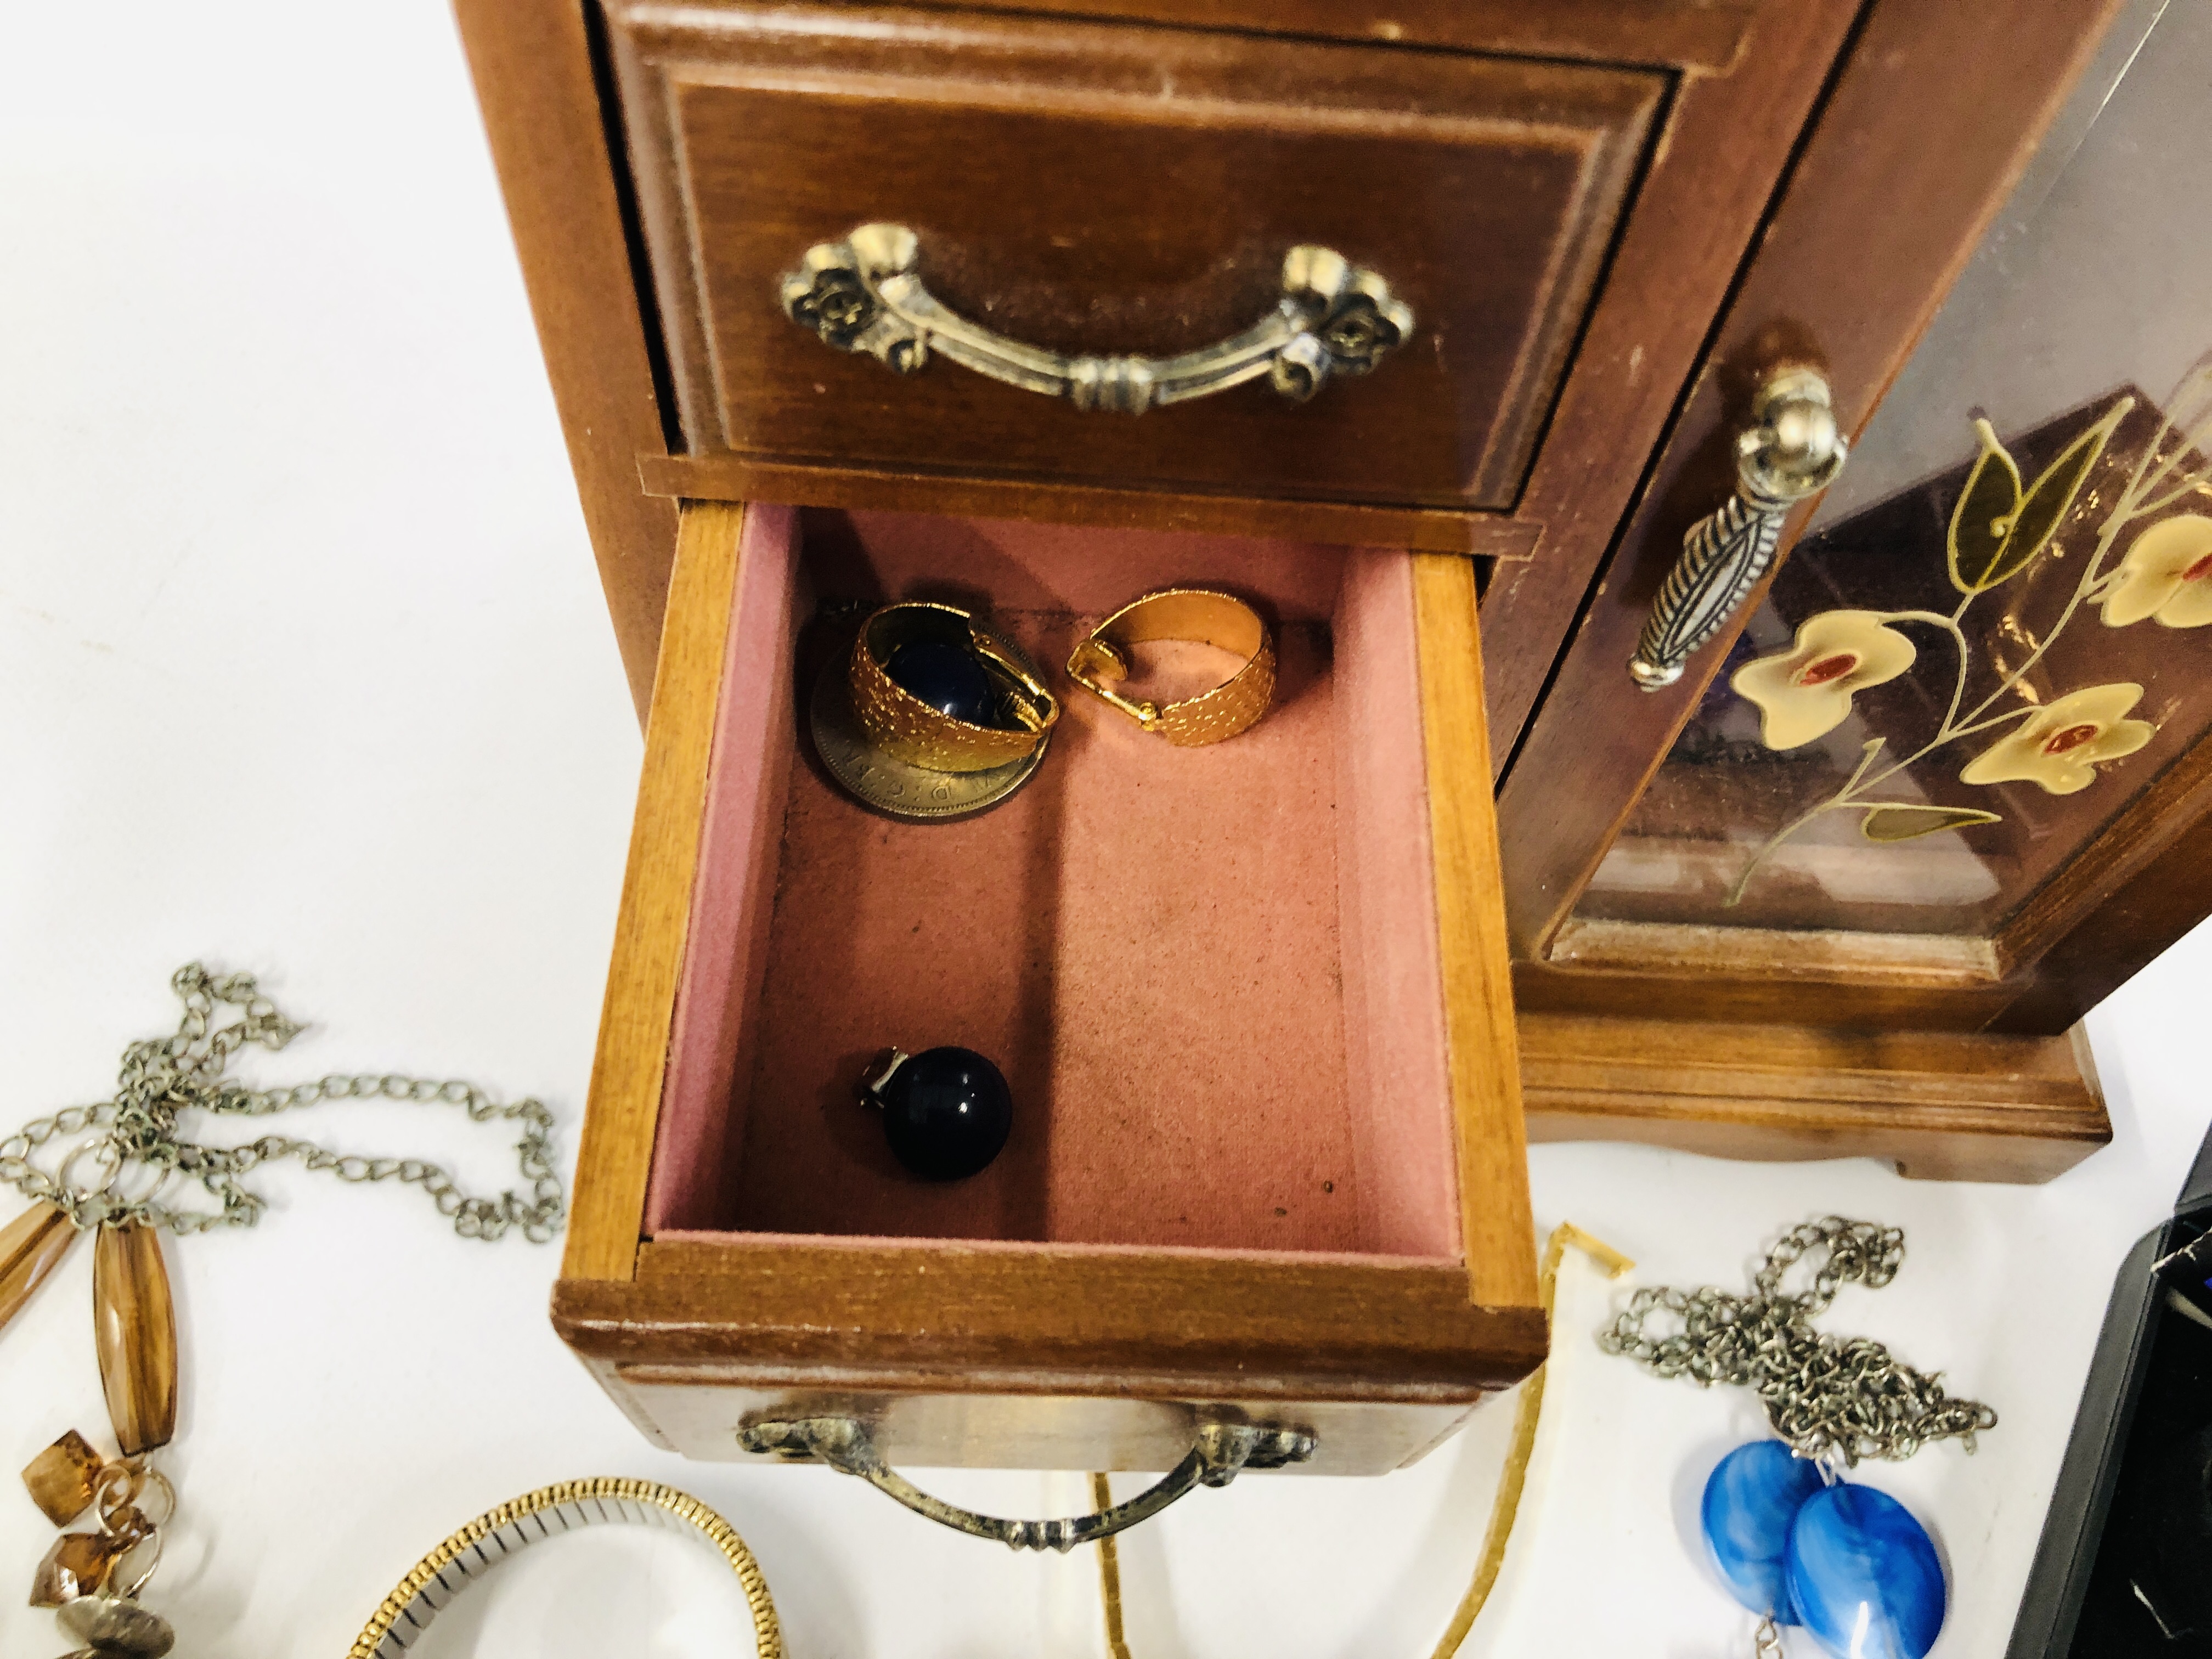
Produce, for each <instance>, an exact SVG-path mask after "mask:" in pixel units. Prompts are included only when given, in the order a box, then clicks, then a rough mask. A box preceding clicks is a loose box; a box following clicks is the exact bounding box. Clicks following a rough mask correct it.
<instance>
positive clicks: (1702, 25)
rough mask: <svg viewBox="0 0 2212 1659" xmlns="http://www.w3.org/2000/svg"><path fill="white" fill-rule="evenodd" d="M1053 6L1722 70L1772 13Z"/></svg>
mask: <svg viewBox="0 0 2212 1659" xmlns="http://www.w3.org/2000/svg"><path fill="white" fill-rule="evenodd" d="M966 9H970V10H976V11H1011V12H1030V11H1034V10H1035V9H1036V8H1035V7H1034V6H1033V5H1031V4H1029V3H1027V0H972V3H967V4H966ZM1053 9H1054V11H1055V12H1059V13H1062V14H1065V15H1068V16H1071V17H1101V18H1116V19H1121V20H1124V21H1132V22H1146V23H1166V24H1172V25H1176V26H1180V27H1187V28H1203V29H1233V30H1237V31H1238V32H1241V33H1255V34H1302V35H1308V36H1310V37H1313V38H1315V39H1317V40H1373V41H1388V42H1391V43H1402V44H1404V45H1407V46H1449V47H1453V48H1455V49H1457V50H1459V51H1462V52H1518V53H1521V54H1523V55H1525V56H1528V57H1531V58H1577V59H1583V60H1587V61H1590V62H1595V63H1603V64H1652V65H1655V66H1657V67H1662V68H1670V69H1675V68H1679V69H1689V70H1728V69H1729V68H1731V67H1733V66H1734V65H1735V64H1739V63H1740V62H1741V60H1742V58H1743V56H1744V54H1745V52H1746V49H1747V47H1748V46H1750V45H1751V43H1752V42H1753V39H1754V38H1755V37H1754V35H1753V21H1754V20H1755V19H1756V18H1758V17H1759V15H1760V14H1761V13H1763V12H1767V11H1771V10H1773V9H1775V8H1774V7H1773V6H1772V5H1771V3H1762V0H1543V3H1542V4H1541V5H1531V4H1529V3H1528V0H1401V3H1397V4H1393V5H1390V6H1388V7H1377V6H1375V5H1372V4H1369V5H1346V4H1342V3H1340V0H1057V3H1055V4H1054V7H1053Z"/></svg>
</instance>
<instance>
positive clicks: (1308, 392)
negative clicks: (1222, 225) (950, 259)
mask: <svg viewBox="0 0 2212 1659" xmlns="http://www.w3.org/2000/svg"><path fill="white" fill-rule="evenodd" d="M920 252H921V244H920V241H919V240H918V239H917V238H916V237H915V234H914V233H913V232H912V231H910V230H908V228H906V227H905V226H904V225H862V226H860V228H857V229H856V230H854V232H853V233H852V234H851V235H849V236H848V237H847V238H846V239H845V240H843V241H842V242H823V243H821V244H819V245H817V246H814V247H811V248H809V249H807V250H806V257H805V258H804V259H802V260H801V261H799V269H798V270H794V271H792V272H791V273H790V274H789V275H787V276H785V277H784V278H783V281H782V287H781V292H782V296H783V308H784V310H785V312H786V313H787V314H788V315H789V316H790V317H791V319H792V320H793V322H797V323H802V324H804V325H805V326H806V327H808V328H811V329H812V330H813V331H815V332H816V333H817V334H818V335H820V336H821V337H822V338H823V342H824V343H826V344H829V345H832V346H835V347H836V349H838V350H840V351H865V352H866V353H867V354H868V355H869V356H872V357H874V358H875V359H877V360H878V362H882V363H883V364H884V366H885V367H887V368H890V369H891V370H893V371H894V372H895V373H897V374H913V373H915V370H917V369H919V368H922V367H923V366H924V365H925V364H927V362H929V356H930V353H931V352H932V351H933V350H934V351H938V352H941V353H943V354H944V355H945V356H947V357H950V358H951V360H952V361H953V362H956V363H959V364H962V365H963V366H964V367H966V368H972V369H974V370H975V372H976V373H977V374H987V375H989V376H990V377H991V378H992V379H993V380H1004V381H1005V382H1006V384H1007V385H1008V386H1020V387H1021V388H1022V389H1023V390H1024V391H1025V392H1043V393H1045V394H1046V395H1047V396H1048V397H1054V398H1067V399H1068V400H1069V401H1070V402H1072V403H1073V404H1074V405H1075V406H1076V407H1077V408H1078V409H1085V410H1088V409H1109V410H1120V411H1121V412H1122V413H1125V414H1130V415H1135V414H1139V413H1142V412H1143V411H1144V410H1147V409H1151V408H1153V407H1155V406H1157V405H1159V404H1179V403H1182V401H1184V400H1185V399H1186V398H1203V397H1206V396H1207V395H1208V394H1209V393H1212V392H1225V391H1227V390H1228V389H1229V388H1230V387H1231V386H1242V385H1243V384H1244V382H1245V381H1247V380H1257V379H1259V378H1260V377H1261V375H1263V374H1264V375H1266V376H1267V379H1268V382H1269V384H1271V385H1272V386H1273V387H1274V388H1275V390H1276V391H1277V392H1280V393H1282V395H1283V396H1284V397H1285V398H1289V399H1290V400H1291V402H1292V403H1304V401H1305V400H1306V399H1307V398H1310V397H1312V396H1313V395H1314V393H1315V392H1318V391H1320V390H1321V389H1322V386H1325V385H1326V384H1328V380H1329V377H1330V376H1331V375H1335V374H1366V373H1367V372H1368V371H1369V370H1370V369H1371V368H1374V367H1375V365H1376V363H1378V362H1382V360H1383V358H1384V357H1385V356H1388V355H1389V353H1390V352H1392V351H1394V350H1395V349H1397V348H1398V347H1399V346H1400V345H1401V344H1403V343H1405V341H1406V338H1407V336H1408V335H1410V334H1411V333H1412V332H1413V313H1412V311H1410V310H1408V309H1407V307H1405V306H1404V305H1402V304H1401V303H1400V302H1399V301H1396V300H1395V299H1393V298H1392V297H1391V295H1390V285H1389V283H1386V282H1384V281H1383V278H1382V277H1380V276H1376V274H1375V273H1374V272H1373V271H1371V270H1363V269H1362V268H1361V267H1359V266H1358V265H1355V264H1352V263H1351V262H1350V261H1349V260H1347V259H1346V258H1345V257H1344V256H1343V255H1342V254H1340V253H1338V252H1334V250H1332V249H1329V248H1325V247H1310V246H1299V247H1294V248H1292V249H1291V251H1290V252H1289V253H1288V254H1287V255H1285V258H1284V259H1283V296H1282V298H1281V300H1280V301H1278V302H1277V304H1276V307H1275V309H1274V310H1273V311H1271V312H1269V313H1267V315H1266V316H1265V317H1263V318H1261V319H1260V320H1259V321H1258V322H1256V323H1255V324H1254V325H1252V326H1251V327H1249V328H1248V329H1246V330H1245V331H1243V333H1242V334H1238V335H1235V336H1232V337H1231V338H1229V339H1226V340H1224V341H1222V342H1221V343H1219V344H1218V345H1211V346H1207V347H1206V348H1205V349H1202V350H1199V351H1187V352H1184V353H1183V354H1182V356H1178V357H1069V356H1063V355H1062V354H1060V352H1057V351H1047V350H1044V349H1042V348H1041V347H1038V346H1032V345H1024V344H1023V343H1021V342H1020V341H1019V340H1010V339H1008V338H1006V336H1004V335H1003V334H994V333H993V332H992V331H990V330H989V329H987V328H985V327H983V326H982V325H981V324H977V323H971V322H969V320H968V319H966V318H964V317H962V316H960V315H959V314H958V313H956V312H952V311H949V310H947V309H946V308H945V307H944V306H943V305H941V304H939V302H938V301H937V300H936V299H935V298H934V297H933V295H931V294H930V292H929V290H928V289H926V288H924V287H923V286H922V282H921V276H919V275H917V274H916V273H915V261H916V259H917V258H918V257H919V255H920Z"/></svg>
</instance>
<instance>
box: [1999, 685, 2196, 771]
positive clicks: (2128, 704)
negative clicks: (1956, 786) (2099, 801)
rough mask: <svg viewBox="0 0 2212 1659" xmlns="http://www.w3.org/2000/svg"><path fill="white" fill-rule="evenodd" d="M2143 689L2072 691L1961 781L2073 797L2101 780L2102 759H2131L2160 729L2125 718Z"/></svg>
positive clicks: (2024, 725) (2110, 687)
mask: <svg viewBox="0 0 2212 1659" xmlns="http://www.w3.org/2000/svg"><path fill="white" fill-rule="evenodd" d="M2142 690H2143V689H2142V687H2141V686H2140V685H2130V684H2120V685H2093V686H2091V687H2089V688H2088V689H2087V690H2084V691H2069V692H2068V693H2067V694H2066V695H2065V696H2063V697H2061V698H2059V700H2058V701H2057V702H2054V703H2052V704H2051V706H2050V707H2049V708H2040V709H2038V710H2037V711H2036V712H2035V713H2034V714H2030V715H2029V716H2028V717H2027V719H2026V720H2022V721H2021V723H2020V725H2019V726H2018V727H2017V728H2016V729H2015V730H2014V731H2013V732H2009V733H2008V734H2007V735H2006V736H2004V737H2002V738H1998V739H1997V740H1996V742H1995V743H1993V744H1990V746H1989V747H1988V748H1987V749H1984V750H1983V751H1982V752H1981V753H1980V754H1978V755H1977V756H1975V757H1974V758H1973V759H1972V760H1970V761H1968V762H1967V763H1966V770H1964V771H1962V772H1961V773H1960V774H1959V781H1960V782H1961V783H2012V782H2016V781H2023V780H2024V781H2027V782H2029V783H2039V784H2041V785H2042V786H2043V787H2044V788H2045V790H2047V791H2049V792H2050V793H2051V794H2054V795H2070V794H2072V793H2075V791H2076V790H2079V789H2087V787H2089V786H2090V785H2091V784H2093V783H2094V782H2095V781H2097V763H2098V762H2099V761H2108V760H2118V758H2119V757H2121V756H2123V755H2132V754H2134V753H2135V752H2136V750H2138V749H2140V748H2142V746H2143V745H2144V744H2147V743H2148V742H2149V741H2150V740H2151V734H2152V733H2154V732H2156V731H2157V730H2158V727H2156V726H2153V725H2152V724H2151V723H2150V722H2149V721H2148V720H2125V719H2123V718H2122V717H2123V716H2124V715H2125V714H2126V713H2127V712H2128V710H2129V709H2130V708H2134V707H2135V706H2136V702H2138V701H2139V700H2140V699H2141V698H2142Z"/></svg>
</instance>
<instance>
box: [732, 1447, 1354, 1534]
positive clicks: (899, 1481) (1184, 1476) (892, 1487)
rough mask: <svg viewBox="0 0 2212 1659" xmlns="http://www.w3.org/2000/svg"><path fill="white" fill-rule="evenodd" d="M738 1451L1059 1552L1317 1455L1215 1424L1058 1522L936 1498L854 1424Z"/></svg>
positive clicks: (965, 1527) (966, 1528) (967, 1527)
mask: <svg viewBox="0 0 2212 1659" xmlns="http://www.w3.org/2000/svg"><path fill="white" fill-rule="evenodd" d="M1314 1444H1315V1442H1314V1437H1313V1436H1311V1435H1310V1434H1304V1433H1301V1432H1300V1431H1297V1430H1296V1429H1261V1428H1254V1427H1252V1426H1250V1425H1248V1424H1243V1423H1211V1424H1208V1425H1206V1427H1204V1428H1202V1429H1200V1431H1198V1437H1197V1439H1196V1441H1195V1442H1194V1443H1193V1444H1192V1446H1191V1449H1190V1455H1188V1457H1186V1458H1184V1459H1183V1460H1182V1462H1180V1463H1178V1464H1176V1466H1175V1468H1173V1469H1172V1470H1170V1472H1169V1473H1168V1474H1167V1475H1166V1476H1165V1477H1164V1478H1163V1479H1162V1480H1160V1481H1159V1482H1158V1484H1157V1485H1154V1486H1147V1487H1146V1489H1145V1490H1144V1491H1143V1492H1139V1493H1138V1494H1137V1495H1136V1496H1135V1497H1134V1498H1130V1499H1129V1500H1128V1501H1127V1503H1123V1504H1115V1505H1114V1507H1113V1508H1111V1509H1109V1510H1097V1512H1096V1513H1094V1514H1091V1515H1078V1516H1069V1517H1067V1518H1066V1519H1065V1520H1060V1521H1001V1520H1000V1519H999V1518H998V1517H997V1516H991V1515H978V1514H976V1513H975V1511H974V1510H963V1509H959V1508H957V1507H955V1506H954V1505H952V1504H948V1503H946V1502H945V1500H944V1499H943V1498H932V1497H931V1496H930V1495H929V1494H928V1493H927V1492H923V1491H922V1490H921V1488H920V1487H918V1486H915V1485H914V1483H913V1482H911V1481H909V1480H907V1479H906V1478H905V1476H903V1475H901V1474H895V1473H894V1472H893V1471H892V1470H890V1468H886V1467H885V1466H884V1460H883V1458H882V1456H881V1455H879V1454H878V1452H877V1450H876V1443H875V1440H874V1437H872V1436H871V1435H870V1434H869V1432H868V1425H866V1424H865V1423H862V1422H860V1420H859V1419H856V1418H850V1417H802V1418H797V1419H791V1420H788V1421H781V1422H776V1421H767V1422H752V1423H747V1424H745V1425H744V1426H743V1427H741V1428H740V1429H738V1445H740V1446H742V1447H743V1448H744V1449H745V1450H747V1451H749V1452H758V1453H765V1454H769V1455H775V1456H778V1457H781V1458H784V1459H786V1460H787V1461H788V1462H795V1463H806V1462H822V1463H827V1464H828V1465H829V1467H830V1468H833V1469H837V1470H840V1471H842V1473H844V1474H857V1475H859V1476H860V1479H861V1480H865V1481H866V1482H867V1483H868V1484H869V1485H870V1486H873V1487H875V1488H876V1489H877V1490H878V1492H888V1493H889V1494H890V1496H891V1497H893V1498H896V1499H898V1501H899V1502H900V1503H902V1504H905V1505H906V1506H907V1508H908V1509H910V1510H913V1511H914V1512H915V1514H916V1515H926V1516H928V1517H929V1518H930V1519H931V1520H933V1521H934V1522H938V1523H939V1524H940V1525H942V1526H947V1527H951V1528H954V1529H955V1530H957V1531H959V1532H964V1533H967V1534H969V1535H971V1536H973V1537H976V1538H994V1539H996V1540H997V1541H999V1542H1000V1543H1001V1544H1005V1545H1007V1546H1009V1547H1012V1548H1014V1549H1018V1550H1060V1551H1061V1552H1063V1553H1064V1552H1066V1551H1067V1550H1070V1549H1073V1547H1075V1546H1076V1545H1078V1544H1088V1543H1092V1542H1094V1541H1097V1540H1098V1539H1101V1538H1107V1537H1110V1536H1112V1535H1113V1534H1115V1533H1117V1532H1123V1531H1126V1530H1127V1528H1131V1527H1133V1526H1135V1525H1136V1524H1137V1523H1138V1522H1139V1521H1149V1520H1151V1519H1152V1516H1156V1515H1158V1513H1159V1512H1160V1511H1161V1510H1164V1509H1165V1508H1167V1506H1168V1505H1169V1504H1172V1503H1174V1502H1175V1501H1176V1498H1181V1497H1182V1495H1183V1494H1184V1493H1185V1492H1189V1491H1190V1490H1191V1489H1192V1488H1193V1487H1195V1486H1227V1485H1228V1484H1229V1483H1230V1482H1231V1480H1235V1479H1236V1478H1237V1473H1238V1472H1239V1471H1240V1470H1243V1469H1279V1468H1282V1467H1283V1466H1284V1465H1285V1464H1286V1463H1303V1462H1305V1461H1306V1459H1308V1458H1309V1457H1311V1456H1312V1455H1313V1454H1314Z"/></svg>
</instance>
